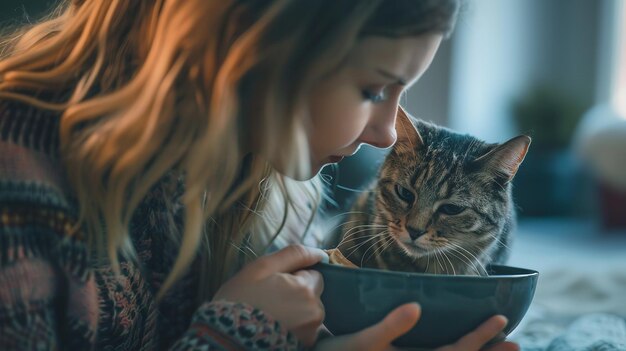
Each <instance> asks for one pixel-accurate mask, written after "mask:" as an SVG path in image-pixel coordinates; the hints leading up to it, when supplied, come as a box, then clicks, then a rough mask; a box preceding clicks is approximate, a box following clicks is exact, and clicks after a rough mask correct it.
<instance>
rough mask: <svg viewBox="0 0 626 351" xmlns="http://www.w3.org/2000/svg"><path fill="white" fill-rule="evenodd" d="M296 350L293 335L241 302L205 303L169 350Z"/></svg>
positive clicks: (296, 342) (296, 343)
mask: <svg viewBox="0 0 626 351" xmlns="http://www.w3.org/2000/svg"><path fill="white" fill-rule="evenodd" d="M196 349H202V350H207V349H208V350H298V349H299V343H298V341H297V339H296V338H295V337H294V336H293V334H291V333H289V332H288V331H286V330H284V329H283V328H282V327H281V326H280V324H279V323H278V322H277V321H275V320H274V319H272V318H271V317H270V316H268V315H267V314H265V313H263V312H262V311H260V310H258V309H256V308H254V307H252V306H249V305H247V304H242V303H234V302H229V301H223V300H222V301H214V302H208V303H205V304H203V305H201V306H200V308H198V310H197V311H196V313H195V314H194V316H193V319H192V321H191V325H190V327H189V329H188V330H187V332H185V334H184V335H183V337H182V338H181V339H179V340H178V341H177V342H176V343H175V344H174V345H173V346H172V348H171V351H183V350H196Z"/></svg>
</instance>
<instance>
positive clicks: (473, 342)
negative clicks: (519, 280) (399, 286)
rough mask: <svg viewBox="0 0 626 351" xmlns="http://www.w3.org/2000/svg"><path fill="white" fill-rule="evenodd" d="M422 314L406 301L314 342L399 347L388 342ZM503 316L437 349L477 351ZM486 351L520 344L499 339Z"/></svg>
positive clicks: (377, 350)
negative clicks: (361, 325) (370, 321)
mask: <svg viewBox="0 0 626 351" xmlns="http://www.w3.org/2000/svg"><path fill="white" fill-rule="evenodd" d="M420 314H421V310H420V308H419V305H417V304H406V305H402V306H400V307H398V308H396V309H395V310H393V311H391V312H390V313H389V314H388V315H387V316H386V317H385V319H383V320H382V321H381V322H379V323H378V324H375V325H373V326H371V327H369V328H366V329H364V330H362V331H360V332H357V333H354V334H350V335H343V336H338V337H328V338H325V339H323V340H321V341H320V342H318V343H317V344H316V345H315V346H316V348H315V349H316V350H324V351H326V350H330V351H332V350H346V351H348V350H362V351H383V350H398V349H397V348H395V347H393V346H391V342H392V341H393V340H394V339H396V338H398V337H399V336H401V335H402V334H404V333H406V332H408V331H409V330H410V329H411V328H412V327H413V326H414V325H415V323H416V322H417V320H418V319H419V317H420ZM505 325H506V319H505V318H504V317H502V316H495V317H492V318H490V319H489V320H487V321H486V322H485V323H483V324H481V325H480V326H479V327H478V328H476V330H474V331H472V332H470V333H469V334H467V335H465V336H464V337H462V338H461V339H460V340H459V341H457V342H456V343H454V344H452V345H448V346H443V347H441V348H438V349H437V351H478V350H481V349H482V348H483V347H484V346H485V344H486V343H488V342H489V341H490V340H491V339H493V338H494V337H496V336H498V334H499V333H500V332H501V331H502V329H504V326H505ZM486 350H488V351H517V350H519V346H517V344H514V343H511V342H500V343H497V344H494V345H491V346H489V347H488V348H487V349H486Z"/></svg>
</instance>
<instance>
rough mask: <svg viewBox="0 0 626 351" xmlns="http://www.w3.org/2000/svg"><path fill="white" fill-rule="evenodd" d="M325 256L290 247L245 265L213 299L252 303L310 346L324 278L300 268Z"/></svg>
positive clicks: (320, 314) (320, 307)
mask: <svg viewBox="0 0 626 351" xmlns="http://www.w3.org/2000/svg"><path fill="white" fill-rule="evenodd" d="M327 258H328V256H327V255H326V253H324V251H322V250H319V249H314V248H308V247H305V246H301V245H293V246H289V247H287V248H285V249H282V250H280V251H277V252H275V253H273V254H270V255H268V256H263V257H261V258H259V259H257V260H255V261H253V262H251V263H249V264H248V265H246V266H245V267H244V268H243V269H242V270H241V271H240V272H238V273H237V274H236V275H235V276H234V277H232V278H231V279H230V280H228V281H227V282H226V283H224V285H222V286H221V287H220V289H219V290H218V291H217V293H216V294H215V297H214V300H227V301H233V302H243V303H247V304H249V305H251V306H254V307H256V308H258V309H260V310H262V311H263V312H266V313H267V314H269V315H270V316H272V317H273V318H274V319H276V320H277V321H279V322H280V324H281V325H282V326H283V327H285V328H286V329H287V330H289V331H291V332H292V333H293V334H294V335H295V336H296V337H297V338H298V340H300V342H302V344H304V345H305V346H311V345H313V343H314V342H315V340H316V339H317V333H318V330H319V328H320V327H321V325H322V321H323V320H324V306H323V305H322V302H321V300H320V296H321V294H322V290H323V289H324V280H323V279H322V276H321V275H320V274H319V272H317V271H313V270H302V268H305V267H309V266H311V265H313V264H315V263H317V262H319V261H321V260H323V259H327Z"/></svg>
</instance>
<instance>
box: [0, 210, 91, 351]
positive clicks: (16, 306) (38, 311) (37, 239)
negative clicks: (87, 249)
mask: <svg viewBox="0 0 626 351" xmlns="http://www.w3.org/2000/svg"><path fill="white" fill-rule="evenodd" d="M65 224H67V223H66V221H65V217H64V216H63V213H62V212H60V211H54V210H51V209H44V208H36V207H26V206H22V205H16V204H11V205H8V204H6V203H4V204H3V203H0V350H54V349H59V348H65V347H70V346H71V347H72V348H73V349H83V350H88V349H90V348H91V347H92V345H93V341H94V335H95V329H96V324H97V302H96V301H95V294H93V290H94V289H95V287H94V285H93V280H92V279H90V276H89V274H86V270H84V269H82V268H81V267H84V262H81V261H83V259H84V255H83V253H84V248H83V247H82V246H81V244H80V243H79V242H77V241H76V240H75V239H72V238H67V239H66V240H60V239H59V237H58V235H57V234H56V233H54V231H55V228H58V227H59V226H64V225H65ZM60 257H64V258H63V259H60ZM68 301H72V303H71V304H68ZM60 321H63V323H61V322H60ZM64 339H67V340H64ZM61 345H63V346H62V347H61Z"/></svg>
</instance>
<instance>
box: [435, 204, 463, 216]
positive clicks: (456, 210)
mask: <svg viewBox="0 0 626 351" xmlns="http://www.w3.org/2000/svg"><path fill="white" fill-rule="evenodd" d="M437 211H438V212H441V213H443V214H445V215H448V216H455V215H458V214H460V213H461V212H463V211H465V207H463V206H458V205H452V204H447V205H441V206H439V209H438V210H437Z"/></svg>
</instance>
